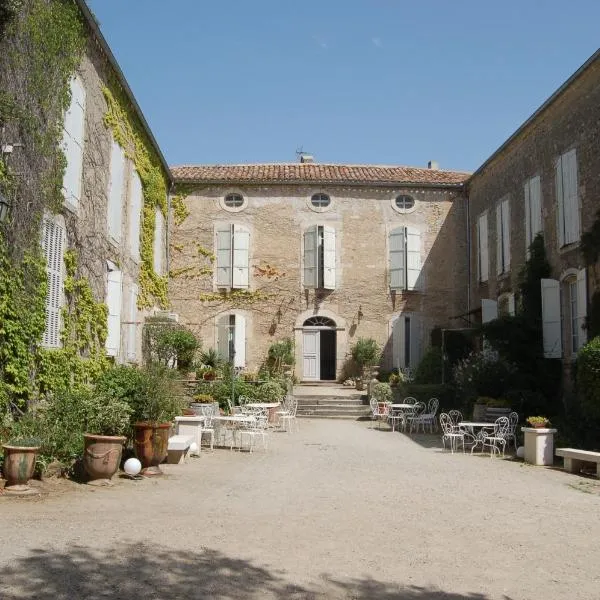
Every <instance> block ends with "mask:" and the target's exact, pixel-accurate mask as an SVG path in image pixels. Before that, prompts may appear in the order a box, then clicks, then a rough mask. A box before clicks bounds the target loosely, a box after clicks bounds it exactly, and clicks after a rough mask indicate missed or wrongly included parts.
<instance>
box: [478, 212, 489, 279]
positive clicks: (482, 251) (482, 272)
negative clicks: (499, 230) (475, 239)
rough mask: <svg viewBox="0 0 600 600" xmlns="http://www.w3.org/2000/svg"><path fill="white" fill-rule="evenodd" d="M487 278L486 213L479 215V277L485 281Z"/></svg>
mask: <svg viewBox="0 0 600 600" xmlns="http://www.w3.org/2000/svg"><path fill="white" fill-rule="evenodd" d="M488 278H489V252H488V219H487V213H483V214H482V215H480V217H479V279H480V281H487V280H488Z"/></svg>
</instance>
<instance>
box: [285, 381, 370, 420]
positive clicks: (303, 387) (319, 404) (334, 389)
mask: <svg viewBox="0 0 600 600" xmlns="http://www.w3.org/2000/svg"><path fill="white" fill-rule="evenodd" d="M294 397H295V398H296V400H298V412H297V416H298V417H310V418H320V419H354V420H356V419H360V418H365V417H369V415H370V414H371V409H370V408H369V406H368V405H367V404H365V403H364V402H363V395H362V394H361V393H360V392H357V391H356V390H355V389H353V388H346V387H344V386H342V385H339V384H335V383H316V384H310V383H301V384H299V385H296V386H295V387H294Z"/></svg>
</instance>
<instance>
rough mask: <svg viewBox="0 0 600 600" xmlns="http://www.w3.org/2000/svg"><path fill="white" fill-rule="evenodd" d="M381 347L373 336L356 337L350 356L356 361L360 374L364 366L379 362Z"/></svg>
mask: <svg viewBox="0 0 600 600" xmlns="http://www.w3.org/2000/svg"><path fill="white" fill-rule="evenodd" d="M380 356H381V349H380V348H379V345H378V344H377V342H376V341H375V340H374V339H373V338H358V340H357V342H356V344H354V346H353V347H352V358H353V359H354V361H355V362H356V363H357V365H358V367H359V369H360V372H361V375H362V374H363V372H364V369H365V367H371V366H373V365H376V364H377V363H378V362H379V357H380Z"/></svg>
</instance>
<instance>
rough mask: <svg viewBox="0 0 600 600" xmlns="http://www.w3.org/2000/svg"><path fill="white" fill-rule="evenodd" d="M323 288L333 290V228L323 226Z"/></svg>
mask: <svg viewBox="0 0 600 600" xmlns="http://www.w3.org/2000/svg"><path fill="white" fill-rule="evenodd" d="M323 288H324V289H326V290H335V229H334V228H333V227H328V226H327V225H325V226H324V227H323Z"/></svg>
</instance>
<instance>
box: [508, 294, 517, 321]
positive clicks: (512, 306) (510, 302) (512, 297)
mask: <svg viewBox="0 0 600 600" xmlns="http://www.w3.org/2000/svg"><path fill="white" fill-rule="evenodd" d="M515 312H516V311H515V295H514V294H509V295H508V314H509V315H510V316H511V317H514V316H515Z"/></svg>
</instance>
